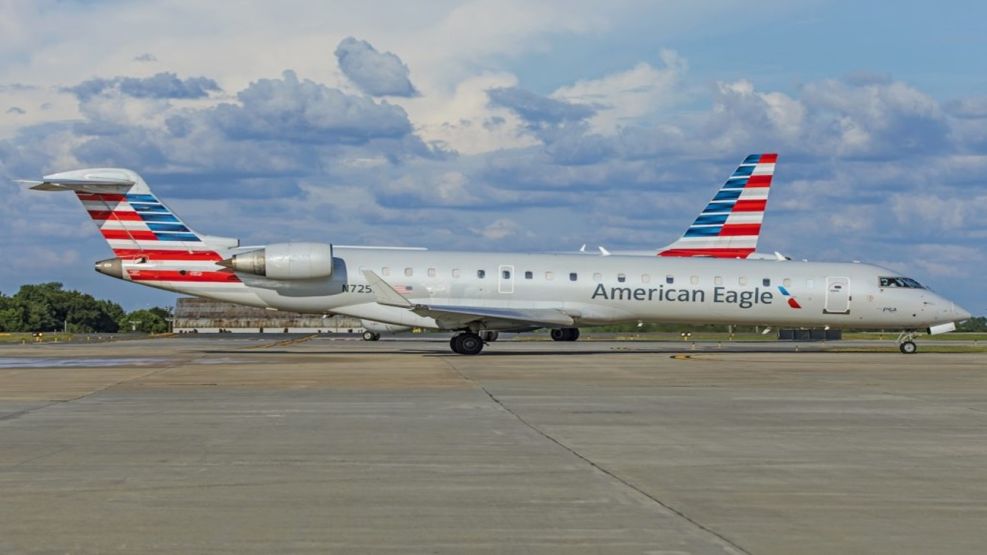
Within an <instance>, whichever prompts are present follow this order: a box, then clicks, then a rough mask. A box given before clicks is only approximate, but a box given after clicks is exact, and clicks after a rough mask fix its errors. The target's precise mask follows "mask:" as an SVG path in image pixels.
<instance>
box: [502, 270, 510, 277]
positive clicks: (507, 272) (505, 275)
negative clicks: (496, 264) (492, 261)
mask: <svg viewBox="0 0 987 555" xmlns="http://www.w3.org/2000/svg"><path fill="white" fill-rule="evenodd" d="M500 277H502V278H504V279H511V271H510V270H501V272H500Z"/></svg>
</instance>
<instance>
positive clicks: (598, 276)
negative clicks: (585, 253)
mask: <svg viewBox="0 0 987 555" xmlns="http://www.w3.org/2000/svg"><path fill="white" fill-rule="evenodd" d="M593 281H595V282H597V283H600V282H601V281H603V274H601V273H600V272H596V273H594V274H593Z"/></svg>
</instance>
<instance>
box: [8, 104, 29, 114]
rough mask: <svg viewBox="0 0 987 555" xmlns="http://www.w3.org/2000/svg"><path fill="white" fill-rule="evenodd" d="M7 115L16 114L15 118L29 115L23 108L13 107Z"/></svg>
mask: <svg viewBox="0 0 987 555" xmlns="http://www.w3.org/2000/svg"><path fill="white" fill-rule="evenodd" d="M7 113H8V114H14V115H15V116H22V115H24V114H26V113H27V110H25V109H24V108H21V107H20V106H11V107H10V108H7Z"/></svg>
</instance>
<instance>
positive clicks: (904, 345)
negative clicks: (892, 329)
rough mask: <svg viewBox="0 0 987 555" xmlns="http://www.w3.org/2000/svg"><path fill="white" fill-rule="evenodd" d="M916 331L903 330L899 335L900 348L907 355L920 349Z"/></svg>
mask: <svg viewBox="0 0 987 555" xmlns="http://www.w3.org/2000/svg"><path fill="white" fill-rule="evenodd" d="M914 339H915V332H911V331H903V332H901V333H900V334H899V335H898V350H899V351H901V352H902V353H904V354H906V355H911V354H914V353H915V351H917V350H918V346H917V345H915V341H914Z"/></svg>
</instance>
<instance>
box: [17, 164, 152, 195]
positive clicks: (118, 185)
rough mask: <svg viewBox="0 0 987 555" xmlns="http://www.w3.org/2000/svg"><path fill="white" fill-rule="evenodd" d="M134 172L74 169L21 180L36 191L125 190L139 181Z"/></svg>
mask: <svg viewBox="0 0 987 555" xmlns="http://www.w3.org/2000/svg"><path fill="white" fill-rule="evenodd" d="M131 174H132V172H130V171H127V170H120V169H116V168H96V169H89V170H74V171H68V172H62V173H53V174H51V175H46V176H44V178H43V179H42V180H41V181H36V180H19V181H18V182H19V183H22V184H26V185H31V188H32V189H34V190H35V191H75V192H82V193H114V192H125V191H127V190H129V189H130V188H131V187H133V186H134V185H135V184H136V183H137V181H136V179H135V178H134V176H133V175H131Z"/></svg>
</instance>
